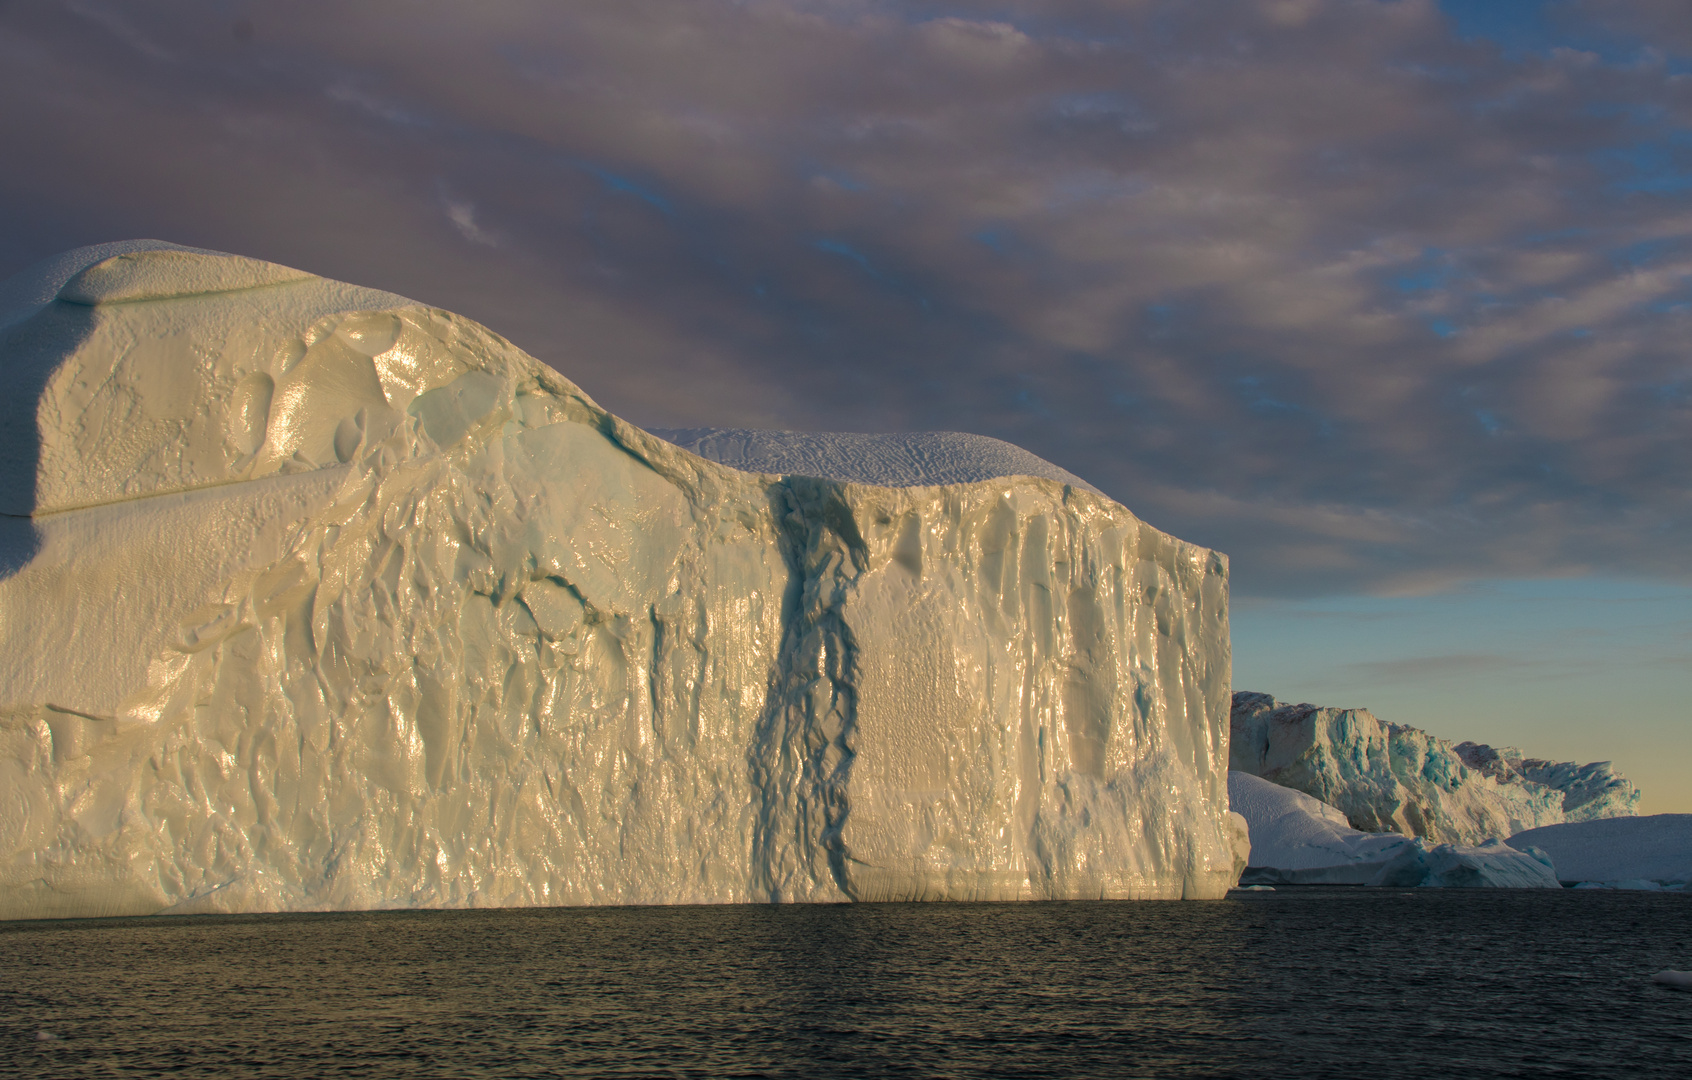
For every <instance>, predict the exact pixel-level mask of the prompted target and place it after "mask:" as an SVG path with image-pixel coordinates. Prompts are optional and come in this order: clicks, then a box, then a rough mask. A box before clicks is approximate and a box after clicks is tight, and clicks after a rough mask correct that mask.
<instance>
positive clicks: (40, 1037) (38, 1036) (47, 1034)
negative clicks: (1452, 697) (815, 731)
mask: <svg viewBox="0 0 1692 1080" xmlns="http://www.w3.org/2000/svg"><path fill="white" fill-rule="evenodd" d="M1674 974H1678V972H1676V973H1674ZM35 1041H36V1042H58V1041H59V1037H58V1036H57V1035H55V1034H53V1033H52V1032H51V1031H37V1032H36V1033H35Z"/></svg>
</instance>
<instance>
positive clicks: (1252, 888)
mask: <svg viewBox="0 0 1692 1080" xmlns="http://www.w3.org/2000/svg"><path fill="white" fill-rule="evenodd" d="M1240 891H1241V892H1274V891H1275V886H1273V885H1241V886H1240Z"/></svg>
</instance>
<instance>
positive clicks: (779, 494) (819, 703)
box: [748, 477, 867, 902]
mask: <svg viewBox="0 0 1692 1080" xmlns="http://www.w3.org/2000/svg"><path fill="white" fill-rule="evenodd" d="M842 487H843V485H842V484H840V483H838V482H834V481H828V480H816V479H810V478H805V477H787V478H785V479H783V480H782V481H780V482H778V483H777V484H776V485H774V486H773V487H772V488H771V492H770V496H771V498H770V503H771V510H772V512H773V513H775V514H776V515H777V517H778V522H779V526H780V528H779V529H778V535H779V536H780V537H781V545H782V557H783V559H784V560H785V561H786V563H787V568H788V582H787V587H786V589H785V594H784V596H783V597H782V642H781V649H780V653H779V659H778V661H777V667H776V671H775V673H774V674H773V676H772V677H771V681H770V688H769V692H768V695H767V697H766V705H765V710H764V714H763V715H762V716H761V717H760V718H759V721H758V726H757V729H756V733H755V735H754V738H753V744H752V747H751V748H750V751H749V754H748V758H749V760H748V765H749V767H750V769H751V775H752V788H753V791H754V792H755V793H756V794H755V798H756V799H757V800H758V805H757V808H756V813H757V819H756V823H755V826H754V832H753V840H752V877H753V881H752V887H753V892H754V893H755V894H760V893H761V894H762V895H763V896H764V897H765V898H766V899H768V900H771V901H778V902H779V901H802V900H828V899H854V898H855V895H854V890H853V888H852V882H851V876H850V873H849V871H848V865H847V864H848V863H849V862H850V861H851V856H850V854H849V853H848V852H847V851H846V847H845V843H844V840H843V839H842V831H843V828H844V826H845V823H846V817H847V815H848V814H849V813H850V810H851V806H850V799H849V796H848V784H849V781H850V779H851V771H852V762H853V759H854V757H855V753H854V751H853V745H852V744H853V738H854V733H855V727H856V723H857V681H858V647H857V642H856V640H855V639H854V638H853V635H852V632H851V629H850V628H849V627H848V626H847V625H846V620H845V618H844V617H843V615H842V612H841V609H842V607H843V605H844V604H845V601H846V594H847V592H848V590H849V589H850V588H851V586H852V585H853V584H854V583H855V582H856V581H857V579H858V577H859V575H861V574H862V573H863V571H864V569H865V567H866V566H867V559H866V555H867V552H866V550H865V545H864V540H863V537H862V536H861V535H860V534H859V532H858V528H857V523H856V521H855V520H854V519H853V515H852V511H851V509H850V507H848V506H847V504H846V501H845V499H844V498H843V497H842Z"/></svg>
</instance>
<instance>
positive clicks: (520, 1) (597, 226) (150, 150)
mask: <svg viewBox="0 0 1692 1080" xmlns="http://www.w3.org/2000/svg"><path fill="white" fill-rule="evenodd" d="M92 2H93V0H76V4H77V6H76V7H74V8H72V7H67V6H62V5H56V4H52V3H47V2H45V0H39V2H34V3H24V2H18V3H13V4H11V5H9V6H7V7H4V8H0V139H3V140H4V144H5V145H6V146H7V147H8V168H7V169H6V170H4V173H3V174H0V208H3V209H0V271H6V270H8V269H16V268H19V267H21V266H23V265H25V264H26V263H28V262H30V261H33V260H34V259H37V258H40V257H43V256H45V255H47V254H51V253H52V252H53V251H55V250H58V249H60V248H63V247H67V246H71V245H74V244H79V243H88V242H94V241H99V240H107V239H112V238H114V237H118V236H141V235H158V236H164V237H166V238H169V239H174V240H178V241H181V242H185V243H191V244H196V245H201V246H208V247H214V248H219V249H223V250H233V251H240V252H244V253H248V254H252V255H257V256H261V257H267V258H273V259H276V260H278V261H282V262H285V263H289V264H291V265H296V266H301V267H304V268H307V269H311V270H315V271H318V272H322V273H326V274H330V275H332V276H335V277H339V278H343V279H347V280H353V281H358V282H361V283H365V284H369V285H373V286H379V287H383V288H387V289H391V290H394V291H398V292H401V293H405V294H407V295H413V296H416V297H418V298H419V299H422V300H425V301H427V302H430V303H434V304H439V305H442V306H445V307H448V308H452V309H454V310H459V311H462V312H463V313H464V314H466V315H469V316H471V317H473V318H477V319H479V320H481V321H483V322H485V323H488V324H489V325H490V326H492V327H493V328H494V329H496V330H498V331H500V332H501V333H503V334H505V335H507V336H508V337H511V338H512V339H513V340H515V341H517V342H518V343H519V344H521V345H523V346H524V347H526V348H528V349H529V350H530V351H532V352H534V353H535V354H536V355H538V356H540V357H541V358H542V359H544V360H546V361H548V362H549V363H552V364H554V365H555V366H557V367H558V368H559V369H560V370H561V371H563V372H564V373H565V374H566V375H568V376H570V377H571V378H573V379H575V380H577V381H578V382H580V383H582V384H583V386H584V387H585V388H586V389H587V390H588V391H589V392H590V393H592V394H594V395H595V396H596V397H598V398H599V399H600V400H601V401H603V402H604V403H605V404H606V405H607V406H608V407H610V408H612V409H613V410H615V411H617V412H619V413H621V414H623V415H625V416H627V417H628V418H629V419H631V420H633V421H635V422H637V423H643V424H647V425H649V426H669V427H687V426H699V425H721V426H779V427H787V428H801V429H807V428H808V429H837V430H912V429H925V428H948V429H963V430H972V431H979V432H982V433H984V434H989V435H994V436H998V437H1001V438H1007V439H1010V440H1012V441H1015V442H1018V443H1020V444H1022V445H1025V446H1027V447H1028V448H1029V449H1031V450H1033V451H1034V452H1036V453H1039V454H1041V455H1043V456H1045V457H1048V458H1051V459H1052V460H1054V461H1056V462H1058V463H1059V464H1061V465H1063V466H1064V467H1066V468H1069V469H1071V470H1072V471H1075V472H1077V473H1080V474H1081V475H1084V476H1087V477H1088V478H1089V479H1090V480H1092V481H1093V482H1094V483H1096V484H1098V485H1099V486H1101V487H1102V488H1103V489H1104V490H1106V491H1109V492H1110V493H1112V494H1113V495H1115V496H1117V497H1118V498H1121V499H1122V500H1123V501H1124V502H1125V503H1126V504H1127V505H1129V506H1130V507H1131V508H1133V509H1134V510H1135V511H1136V512H1137V513H1139V514H1140V515H1141V516H1143V517H1144V518H1146V519H1147V520H1148V521H1150V522H1152V523H1153V524H1155V525H1157V526H1159V527H1161V528H1165V529H1168V530H1170V531H1172V532H1174V533H1176V534H1177V535H1181V536H1183V537H1186V538H1188V539H1192V540H1194V541H1197V542H1200V543H1205V544H1209V545H1212V546H1215V547H1218V548H1221V549H1222V550H1224V551H1227V552H1228V553H1229V554H1230V555H1231V556H1232V559H1233V567H1234V575H1235V577H1234V580H1235V588H1236V590H1237V591H1239V592H1240V593H1241V594H1263V595H1269V594H1274V595H1307V594H1312V593H1322V592H1344V591H1354V590H1369V591H1399V592H1404V591H1418V590H1426V589H1430V588H1439V587H1443V586H1444V585H1448V584H1450V583H1452V582H1456V581H1462V580H1465V579H1467V578H1473V577H1483V576H1493V575H1500V574H1502V575H1530V576H1531V575H1539V574H1567V573H1576V572H1582V571H1585V570H1607V571H1613V572H1626V573H1646V574H1658V575H1663V576H1673V577H1679V578H1684V577H1685V576H1686V575H1687V573H1688V571H1687V569H1686V568H1687V567H1688V566H1692V558H1689V557H1688V556H1689V555H1692V551H1689V550H1688V549H1689V547H1692V540H1689V539H1688V538H1689V537H1692V489H1689V487H1688V481H1687V479H1686V478H1687V477H1688V476H1692V441H1689V440H1688V439H1687V438H1686V432H1687V431H1688V430H1689V425H1692V361H1689V360H1688V359H1687V353H1686V350H1685V348H1684V344H1683V343H1684V342H1685V341H1686V340H1688V330H1692V191H1688V190H1687V189H1686V188H1684V187H1676V186H1675V185H1674V183H1672V182H1671V181H1672V180H1673V178H1674V177H1676V176H1680V175H1682V174H1687V175H1692V162H1689V161H1688V155H1692V149H1689V147H1692V143H1688V142H1687V139H1688V136H1687V132H1688V131H1692V76H1689V75H1686V74H1682V73H1681V72H1684V71H1685V70H1686V67H1685V62H1684V61H1683V60H1680V59H1677V58H1676V57H1677V56H1679V55H1681V54H1676V53H1674V52H1673V50H1674V49H1677V48H1681V47H1682V39H1683V38H1684V34H1683V32H1682V30H1681V29H1677V28H1679V27H1680V26H1681V24H1682V23H1683V22H1684V20H1683V19H1679V18H1678V12H1679V6H1678V5H1677V4H1669V3H1664V4H1654V3H1651V2H1649V0H1637V2H1633V3H1628V4H1604V5H1583V4H1581V3H1574V2H1564V0H1559V2H1558V3H1556V4H1553V5H1550V6H1548V7H1547V11H1548V12H1549V13H1550V14H1549V15H1548V17H1547V19H1546V20H1544V27H1543V28H1542V29H1543V34H1545V35H1551V36H1550V37H1547V38H1546V39H1545V41H1544V42H1541V43H1540V44H1541V45H1544V46H1545V47H1535V48H1530V49H1520V50H1517V51H1514V52H1511V51H1507V50H1501V49H1500V48H1498V47H1496V46H1495V45H1492V44H1490V43H1488V42H1487V41H1486V40H1484V39H1482V38H1478V37H1476V38H1473V40H1465V38H1464V37H1463V36H1462V35H1461V34H1460V33H1459V32H1458V29H1457V28H1456V27H1455V26H1454V24H1453V23H1452V22H1451V21H1450V20H1449V19H1448V18H1447V16H1446V15H1445V13H1444V11H1443V9H1442V6H1441V5H1440V4H1437V3H1434V2H1432V0H1297V2H1290V0H1274V2H1271V0H1217V2H1216V3H1211V4H1202V5H1194V4H1182V3H1175V2H1173V0H1137V2H1134V3H1122V2H1118V0H1042V2H1039V3H1035V2H1033V0H1000V2H996V3H994V4H991V5H986V4H981V5H976V4H972V3H964V4H957V3H948V4H944V5H941V4H938V3H928V2H919V0H910V2H894V0H809V2H792V0H788V2H777V0H742V2H729V0H685V2H684V0H624V2H623V3H619V4H615V5H557V4H551V3H543V2H541V0H503V2H499V3H490V4H483V5H476V6H475V7H474V8H473V9H472V8H467V7H464V6H463V5H458V4H451V3H446V2H445V0H435V2H424V3H417V2H408V3H404V4H401V3H398V2H397V0H358V2H343V3H335V4H329V3H327V2H320V0H298V2H297V3H295V4H291V5H289V8H288V12H287V16H286V17H285V18H284V17H283V16H282V14H281V13H280V9H273V8H271V7H269V6H266V5H262V4H256V3H247V4H239V5H235V6H233V7H232V6H230V5H228V4H224V3H214V2H212V0H203V2H196V0H184V2H182V3H179V4H174V5H170V6H167V7H158V8H148V9H141V8H127V9H125V14H124V16H123V19H122V21H121V27H120V30H121V32H120V30H114V29H113V27H114V26H119V24H118V23H113V22H111V20H109V19H108V20H106V21H105V22H100V21H97V20H96V21H91V19H90V17H87V16H83V15H78V14H77V13H76V12H78V11H95V10H98V11H101V12H106V11H107V10H108V9H107V8H105V7H101V8H98V9H95V8H93V7H89V6H88V5H89V4H91V3H92ZM243 20H244V22H243ZM243 26H244V27H245V29H244V30H243V29H242V27H243ZM121 28H127V29H121ZM1535 32H1536V33H1540V32H1541V31H1540V30H1536V31H1535ZM1556 35H1561V36H1560V37H1558V36H1556ZM1546 42H1549V44H1546ZM138 43H144V44H145V46H146V47H145V48H143V47H142V44H138ZM1553 45H1554V46H1558V47H1551V46H1553ZM1652 49H1656V50H1658V51H1655V52H1653V51H1651V50H1652ZM1665 50H1666V51H1665ZM165 57H168V58H169V62H168V63H165V62H163V61H162V59H161V58H165ZM325 88H328V89H327V90H326V89H325ZM447 193H450V196H449V195H448V194H447ZM489 222H494V223H497V228H490V226H489V224H488V223H489ZM467 241H468V243H467Z"/></svg>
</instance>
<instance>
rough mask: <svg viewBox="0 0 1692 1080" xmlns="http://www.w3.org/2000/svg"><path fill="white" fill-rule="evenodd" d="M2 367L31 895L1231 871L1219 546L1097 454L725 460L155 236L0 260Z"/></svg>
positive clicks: (1013, 881) (1210, 883) (201, 899)
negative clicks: (1153, 509)
mask: <svg viewBox="0 0 1692 1080" xmlns="http://www.w3.org/2000/svg"><path fill="white" fill-rule="evenodd" d="M0 384H3V385H0V410H3V412H0V525H4V529H3V530H0V533H3V535H0V540H3V541H4V543H5V545H6V546H5V548H4V554H5V559H4V560H0V793H3V796H4V798H3V800H0V918H3V917H26V916H44V915H96V914H138V913H148V912H156V911H164V910H168V911H264V910H318V909H329V908H370V907H391V906H473V905H516V904H582V903H683V902H739V901H751V900H765V901H767V900H784V901H786V900H801V901H804V900H842V899H939V898H955V899H969V898H981V899H1016V898H1061V897H1182V896H1187V897H1204V896H1219V895H1222V894H1223V893H1224V892H1225V891H1226V890H1227V889H1228V887H1230V886H1231V885H1232V884H1233V883H1234V881H1235V880H1236V879H1237V876H1238V871H1239V869H1240V866H1241V865H1242V864H1241V863H1240V862H1239V861H1238V854H1239V846H1238V845H1239V844H1240V842H1241V841H1243V837H1240V836H1238V835H1237V834H1236V829H1235V826H1234V819H1233V818H1232V817H1231V816H1230V814H1229V812H1228V807H1227V792H1226V783H1225V776H1224V771H1225V768H1226V764H1227V752H1228V751H1227V739H1228V728H1227V723H1228V719H1227V717H1228V673H1229V652H1228V622H1227V562H1226V560H1225V559H1224V558H1223V557H1222V556H1220V555H1218V554H1216V553H1214V552H1211V551H1207V550H1205V549H1203V548H1199V547H1196V546H1194V545H1191V544H1186V543H1183V542H1182V541H1180V540H1177V539H1175V538H1173V537H1170V536H1167V535H1165V534H1163V533H1161V532H1158V531H1157V530H1156V529H1153V528H1151V527H1149V526H1147V525H1145V524H1144V523H1142V522H1140V521H1139V520H1137V519H1136V518H1135V517H1134V516H1133V515H1132V514H1131V513H1129V512H1128V510H1127V509H1125V508H1124V507H1122V506H1121V505H1119V504H1117V503H1115V502H1113V501H1111V500H1109V499H1107V498H1104V497H1101V496H1100V495H1098V494H1096V493H1095V492H1093V491H1091V490H1089V489H1088V488H1087V487H1086V486H1085V485H1082V484H1079V483H1076V482H1073V478H1062V477H1055V476H1046V475H1039V474H1037V468H1030V467H1028V466H1027V465H1026V464H1024V463H1023V461H1024V459H1021V458H1017V459H1016V461H1017V462H1018V463H1017V464H1015V465H1013V466H1012V467H1011V469H1012V472H1013V473H1014V474H1015V475H1004V474H1002V471H1001V470H1003V469H1004V468H1005V467H1006V466H1005V465H1003V464H1002V462H1003V461H1004V460H1005V456H1004V455H1005V453H1006V452H1004V451H1001V450H998V449H993V450H992V453H991V454H989V453H987V452H986V450H982V453H981V460H980V461H978V462H976V464H975V465H973V466H971V465H970V463H969V462H968V461H967V460H966V459H967V457H968V455H967V454H966V453H964V452H963V451H962V450H959V447H960V446H963V445H964V444H960V443H959V442H958V440H957V439H956V438H954V437H951V436H946V437H943V438H941V439H940V441H939V443H938V444H937V445H939V446H941V447H944V448H950V449H948V450H947V454H949V455H950V456H949V457H946V458H945V460H946V462H947V464H946V466H945V467H946V468H948V469H953V470H963V471H961V472H958V471H954V472H952V473H944V475H955V476H966V475H969V476H973V475H982V476H985V475H987V474H989V473H990V474H992V475H993V479H992V480H991V481H990V482H951V483H940V484H926V485H922V486H895V485H892V484H882V483H865V482H859V481H861V480H862V479H863V478H865V477H868V478H869V479H877V478H880V479H889V478H890V474H885V473H880V472H870V473H857V474H852V476H853V477H854V479H839V478H831V477H836V476H837V473H835V472H833V471H831V470H833V469H834V466H833V465H828V466H827V467H826V468H825V467H818V468H793V467H790V464H791V463H784V464H782V465H781V466H780V467H778V468H774V469H771V470H769V471H756V470H755V471H745V470H743V469H740V468H729V467H725V466H724V465H721V464H718V463H716V462H713V461H710V460H707V459H706V458H704V457H701V456H698V455H696V454H693V453H690V452H688V451H686V450H684V449H681V448H680V447H678V446H676V445H674V444H672V443H669V442H666V441H664V440H661V439H658V438H656V437H654V436H652V435H650V434H649V433H647V432H644V431H641V430H640V429H638V428H635V427H633V426H632V425H629V424H627V423H626V422H624V421H622V420H620V419H618V418H617V417H614V416H612V415H610V414H608V413H606V412H605V411H604V410H603V409H601V408H600V407H599V406H598V405H596V404H595V403H594V402H593V401H592V400H591V399H590V398H589V397H588V396H587V395H586V394H585V393H583V392H582V391H581V389H580V388H578V387H576V386H575V385H574V384H572V383H570V382H569V381H568V380H567V379H565V378H563V377H562V376H560V375H559V374H558V373H556V372H554V371H552V370H550V369H548V368H546V367H545V366H544V365H542V364H540V363H538V362H536V361H535V360H533V359H532V358H530V357H528V356H527V355H525V354H524V353H522V352H521V351H520V350H519V349H517V348H516V347H514V346H513V345H512V344H511V343H509V342H507V341H505V340H504V339H503V338H500V337H499V336H498V335H496V334H494V333H492V332H490V331H489V330H487V329H485V328H483V327H481V326H478V325H477V324H475V323H473V322H470V321H469V320H466V319H463V318H460V317H458V316H456V315H453V314H451V313H450V312H445V311H440V310H438V309H433V308H429V307H426V306H423V305H420V304H417V303H415V302H413V301H410V300H407V299H405V298H403V297H398V296H394V295H392V294H388V293H382V292H377V291H374V290H369V289H362V288H359V287H357V286H352V285H346V284H342V283H339V282H333V281H327V280H325V279H322V278H318V277H315V276H312V275H309V274H303V273H300V272H299V271H294V270H289V269H287V268H284V267H277V266H274V265H273V264H269V263H263V262H259V261H256V260H251V259H243V258H240V257H238V256H232V255H224V254H220V253H215V252H200V251H193V250H189V249H183V248H179V247H175V246H172V245H163V244H157V243H150V242H136V243H130V244H123V245H116V246H106V247H102V248H93V249H82V250H80V251H77V252H71V253H67V255H65V256H62V257H60V258H59V259H57V260H54V261H51V262H50V263H48V264H44V265H43V266H42V267H40V268H37V270H36V271H34V272H32V273H31V274H27V275H25V276H24V277H22V278H20V279H14V280H13V281H12V282H9V283H7V284H6V285H5V286H4V287H0ZM756 441H757V440H753V442H756ZM765 442H766V443H767V442H768V440H765ZM840 445H842V444H840V443H839V442H838V441H837V442H836V443H835V446H836V448H837V449H838V447H839V446H840ZM906 445H907V449H909V447H912V446H914V447H916V449H915V450H911V451H910V452H911V453H912V454H917V455H918V456H919V457H920V455H921V454H923V453H928V451H927V450H924V449H923V447H924V446H927V445H929V444H927V443H924V442H923V441H922V439H921V438H918V439H917V440H916V441H915V442H914V443H909V442H907V444H906ZM968 445H973V446H976V447H977V448H978V449H979V448H980V447H981V446H982V444H980V443H968ZM999 445H1002V444H999ZM886 448H887V444H885V443H884V444H882V450H883V451H885V450H886ZM966 448H967V447H966ZM942 456H944V455H942ZM886 457H887V455H886V454H885V453H882V454H881V457H879V458H877V457H876V456H875V455H874V454H871V455H869V458H874V459H875V460H876V461H880V462H881V464H880V465H876V466H875V468H886V467H887V466H886ZM1012 457H1014V455H1012ZM1028 457H1029V458H1031V457H1032V455H1028ZM869 458H866V459H865V460H869ZM934 460H936V461H938V460H940V459H939V458H938V457H936V458H935V459H934ZM1034 460H1035V461H1037V460H1038V459H1034ZM742 464H749V462H748V461H743V462H742ZM824 464H826V463H824ZM854 467H857V466H854ZM924 467H925V468H927V467H928V466H924ZM970 468H975V469H976V470H977V472H976V473H970V472H968V470H969V469H970ZM807 473H819V474H821V475H807ZM924 475H925V476H927V477H929V478H931V479H932V478H934V477H938V476H941V475H943V474H942V473H941V472H932V473H926V474H924ZM5 523H10V524H5Z"/></svg>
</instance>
